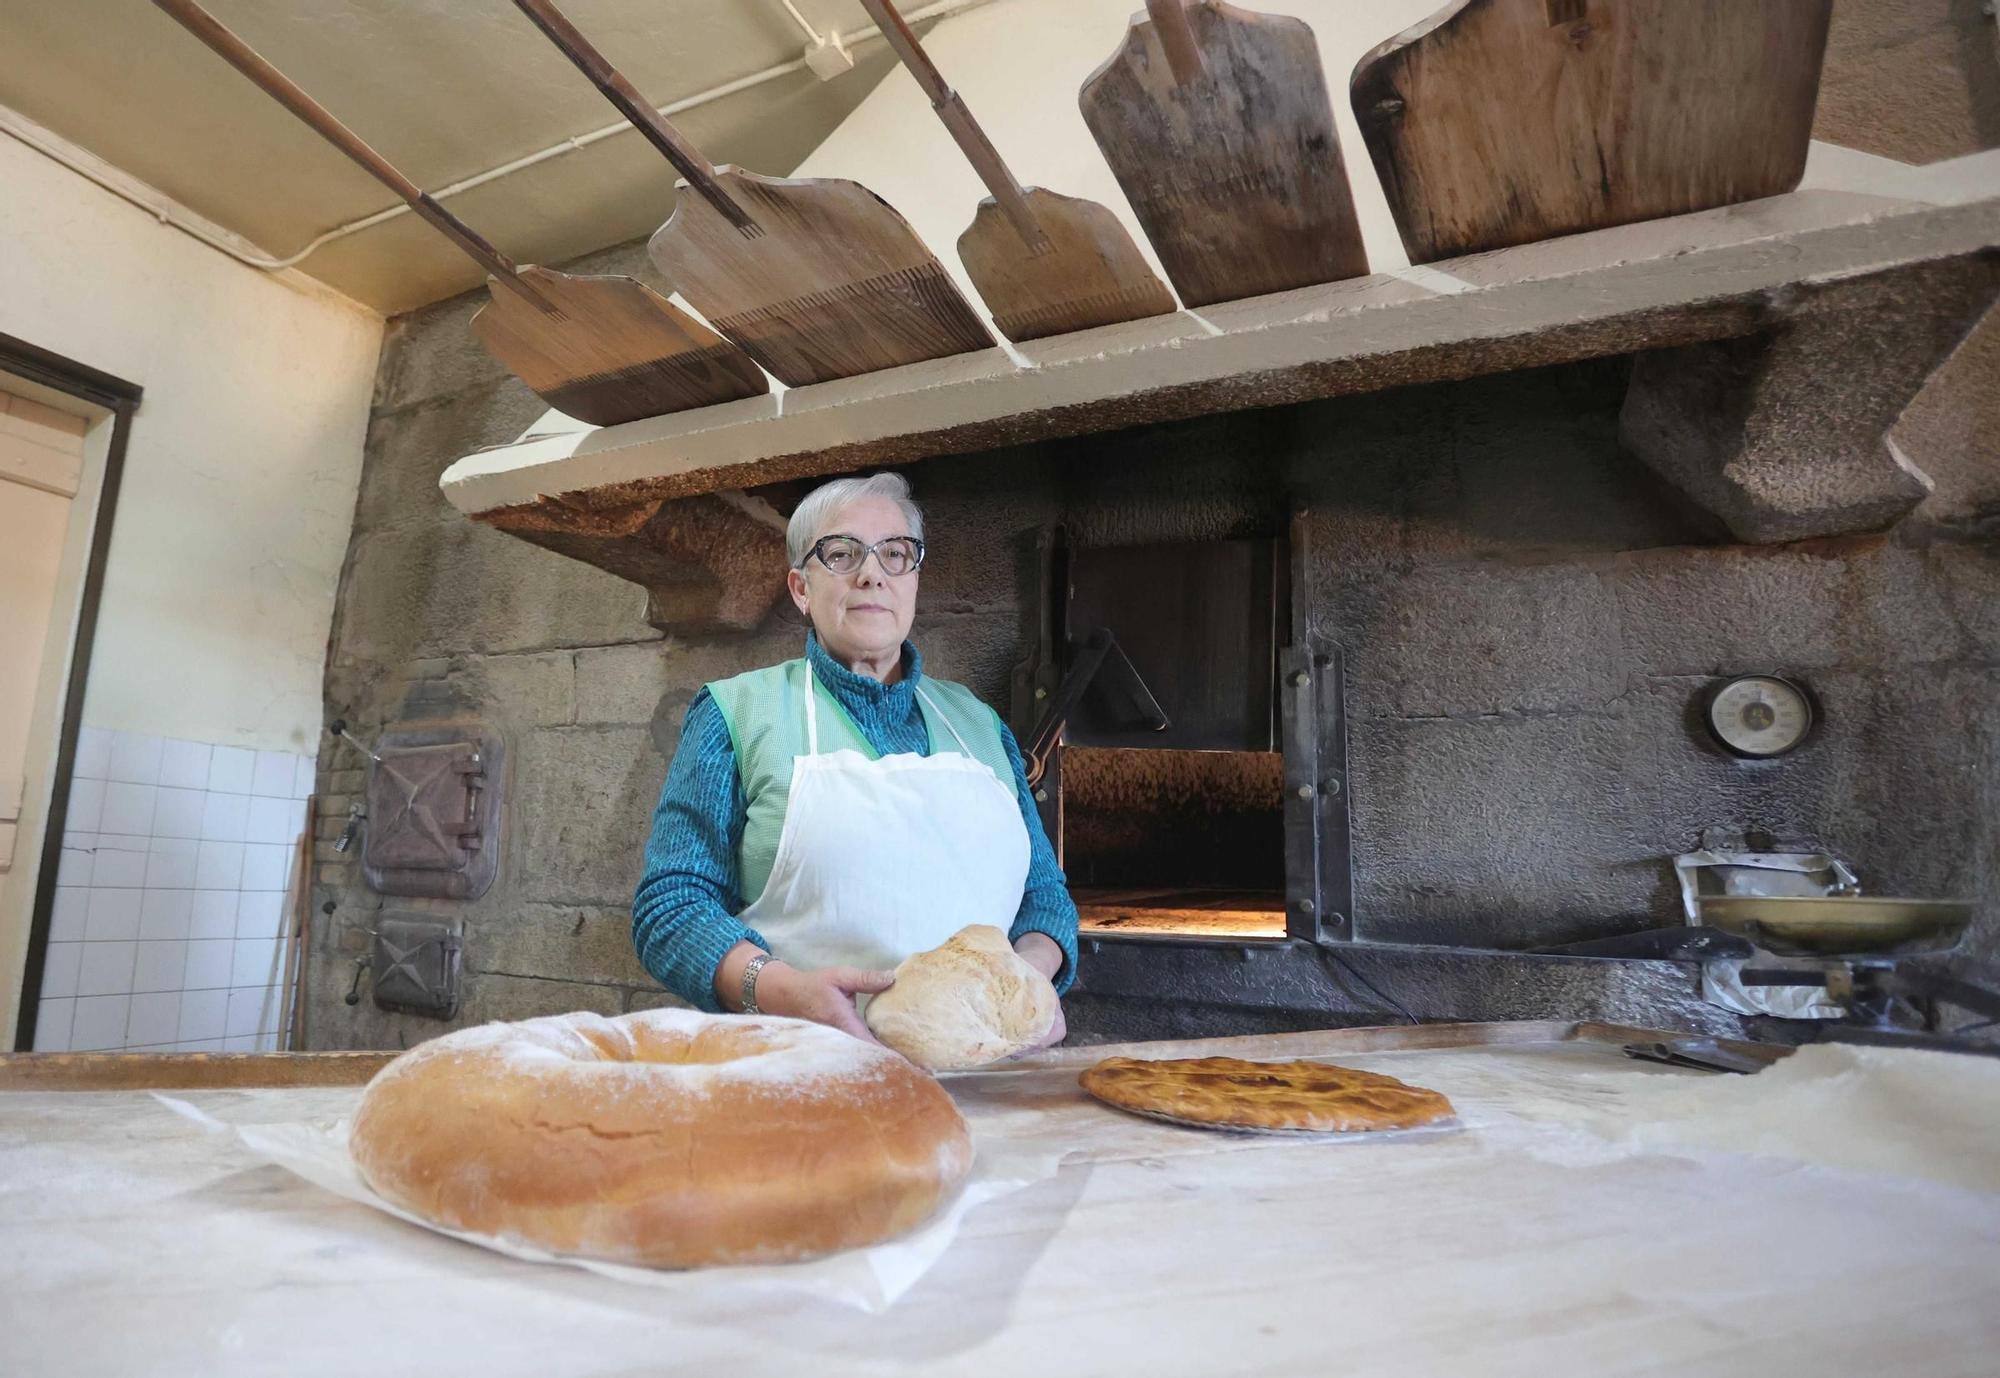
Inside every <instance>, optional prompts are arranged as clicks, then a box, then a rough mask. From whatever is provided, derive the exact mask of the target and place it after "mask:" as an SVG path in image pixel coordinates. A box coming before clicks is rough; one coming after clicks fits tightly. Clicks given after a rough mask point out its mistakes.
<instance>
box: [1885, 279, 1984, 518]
mask: <svg viewBox="0 0 2000 1378" xmlns="http://www.w3.org/2000/svg"><path fill="white" fill-rule="evenodd" d="M1890 439H1892V440H1893V441H1894V442H1895V444H1896V448H1897V449H1899V450H1901V451H1902V452H1903V454H1904V455H1905V456H1906V457H1908V459H1909V461H1910V462H1911V463H1912V464H1914V465H1916V466H1917V468H1919V469H1921V470H1922V471H1923V472H1924V473H1925V474H1926V475H1928V476H1929V477H1930V480H1931V482H1932V483H1933V484H1935V485H1936V488H1935V490H1934V491H1933V492H1932V493H1931V495H1930V497H1929V498H1928V499H1926V500H1925V502H1924V505H1923V507H1922V509H1921V511H1922V513H1923V515H1924V516H1927V517H1930V518H1931V519H1933V520H1935V521H1940V522H1958V521H1978V520H1981V519H1983V518H1988V517H1995V516H2000V305H1995V306H1993V307H1991V308H1990V309H1989V310H1988V311H1987V312H1986V314H1985V316H1983V317H1982V318H1981V319H1980V322H1979V324H1978V325H1976V326H1974V327H1973V329H1972V333H1971V334H1969V335H1967V336H1966V337H1965V339H1964V340H1963V341H1962V342H1961V343H1960V344H1959V346H1958V348H1957V349H1955V350H1953V351H1952V354H1951V357H1950V358H1948V359H1946V360H1945V361H1944V362H1943V363H1942V364H1940V365H1938V368H1937V371H1936V372H1935V373H1933V374H1932V375H1931V376H1930V381H1928V382H1926V383H1925V384H1924V386H1923V390H1922V391H1921V392H1919V393H1918V394H1917V396H1916V399H1915V400H1914V401H1912V402H1911V403H1910V405H1909V408H1908V409H1907V410H1906V411H1904V413H1903V414H1902V416H1901V417H1899V418H1898V419H1897V421H1896V428H1895V430H1894V431H1893V432H1891V434H1890Z"/></svg>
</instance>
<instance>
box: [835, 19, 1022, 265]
mask: <svg viewBox="0 0 2000 1378" xmlns="http://www.w3.org/2000/svg"><path fill="white" fill-rule="evenodd" d="M861 8H863V9H865V10H867V11H868V17H869V18H871V19H873V20H874V21H875V26H876V27H877V28H879V29H881V31H882V38H883V40H884V41H885V42H887V43H888V45H889V47H890V48H891V50H893V51H894V52H895V54H896V57H897V59H898V60H899V61H900V62H901V63H902V64H903V65H904V66H905V67H907V68H909V69H910V75H911V76H913V77H915V78H916V79H917V85H918V86H921V87H922V88H923V91H924V95H926V96H928V97H929V98H930V102H931V109H933V110H935V111H937V115H938V118H939V119H940V120H942V121H943V122H944V127H945V128H946V129H947V130H948V131H950V133H951V137H952V139H953V140H954V141H956V142H957V144H958V148H959V152H961V153H963V154H964V155H965V160H966V161H967V162H968V163H971V164H972V170H973V171H974V172H976V173H978V174H979V180H980V181H982V182H984V183H985V184H986V189H987V190H988V191H990V192H992V193H993V199H994V200H995V201H997V202H999V203H1000V209H1001V210H1003V211H1005V212H1006V213H1007V218H1008V219H1009V220H1011V221H1012V222H1013V224H1014V228H1015V230H1016V231H1017V232H1019V234H1020V236H1021V238H1022V239H1024V240H1026V241H1027V244H1028V247H1029V248H1031V249H1033V250H1035V251H1037V252H1040V251H1041V250H1042V249H1045V248H1047V247H1048V242H1049V237H1048V235H1046V234H1045V233H1043V231H1042V226H1041V223H1040V222H1039V221H1037V220H1036V219H1035V213H1034V211H1032V210H1030V209H1029V207H1028V199H1027V196H1026V194H1025V193H1024V192H1023V191H1022V190H1021V184H1020V182H1019V181H1017V180H1015V177H1014V174H1013V173H1012V172H1009V171H1008V170H1007V164H1006V163H1005V162H1004V161H1002V159H1001V157H1000V150H998V149H997V148H995V147H993V141H992V140H991V139H989V138H987V137H986V131H985V130H983V129H981V128H980V127H979V122H978V121H977V120H975V119H973V118H972V112H971V111H970V110H968V109H966V108H965V102H964V101H962V100H960V99H959V98H958V92H956V91H954V90H952V89H951V86H950V85H949V84H948V83H947V82H946V81H945V79H944V74H943V73H942V72H940V71H938V69H937V64H936V63H934V62H932V61H931V56H930V54H929V53H927V52H925V51H924V45H923V44H922V43H920V42H918V41H917V35H916V33H915V32H914V31H912V30H911V28H910V26H909V25H908V24H906V23H905V22H903V16H902V15H900V14H898V13H897V12H896V7H895V5H893V4H892V3H890V0H861Z"/></svg>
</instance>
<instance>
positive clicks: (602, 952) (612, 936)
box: [465, 904, 653, 986]
mask: <svg viewBox="0 0 2000 1378" xmlns="http://www.w3.org/2000/svg"><path fill="white" fill-rule="evenodd" d="M465 964H466V966H467V967H468V968H469V969H471V970H473V971H477V972H481V973H490V974H493V975H501V976H523V977H534V978H537V979H542V980H549V979H559V980H564V981H584V982H590V983H593V984H597V985H611V986H646V985H651V984H653V978H652V977H651V976H650V975H648V974H647V972H646V969H645V968H644V967H643V966H641V965H640V964H639V958H638V954H637V953H635V952H634V951H633V948H632V913H631V910H630V909H629V908H604V907H598V906H592V905H554V904H518V905H514V906H511V907H510V908H509V909H508V911H507V912H506V913H505V914H504V915H500V916H495V917H493V918H490V919H487V920H484V921H482V922H480V923H479V924H477V925H474V926H469V927H468V930H467V933H466V944H465Z"/></svg>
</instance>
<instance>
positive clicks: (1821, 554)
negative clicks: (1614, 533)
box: [1612, 537, 1980, 675]
mask: <svg viewBox="0 0 2000 1378" xmlns="http://www.w3.org/2000/svg"><path fill="white" fill-rule="evenodd" d="M1930 565H1931V561H1930V559H1929V558H1927V557H1926V556H1925V555H1924V554H1923V553H1922V552H1921V551H1918V550H1913V549H1910V548H1907V547H1904V546H1902V545H1899V544H1898V543H1896V542H1895V541H1893V540H1889V539H1886V538H1883V537H1850V538H1844V539H1834V540H1821V541H1806V542H1799V543H1797V544H1793V545H1787V546H1782V547H1769V548H1760V547H1757V546H1719V547H1708V548H1700V547H1680V548H1677V549H1672V550H1661V551H1652V552H1647V553H1644V554H1637V555H1631V556H1627V557H1625V558H1624V559H1623V560H1621V561H1620V562H1619V563H1618V566H1617V568H1616V571H1615V572H1614V574H1613V575H1612V580H1613V582H1614V585H1615V587H1616V590H1617V597H1618V607H1619V613H1620V618H1621V621H1622V623H1623V629H1624V632H1623V635H1624V643H1625V654H1626V656H1627V658H1628V660H1629V662H1630V664H1631V665H1632V667H1633V668H1634V669H1636V670H1640V671H1644V672H1646V673H1649V674H1656V675H1658V674H1666V675H1682V674H1694V675H1704V674H1720V673H1744V672H1749V671H1755V670H1769V671H1776V672H1784V671H1787V670H1792V671H1803V670H1813V669H1822V668H1828V667H1834V666H1846V667H1861V666H1873V665H1896V664H1903V663H1909V662H1922V661H1934V660H1946V659H1950V658H1952V657H1953V656H1956V655H1959V654H1962V653H1963V652H1965V651H1966V650H1968V649H1970V648H1969V647H1968V645H1967V641H1966V638H1965V637H1964V635H1963V634H1962V633H1961V630H1960V627H1959V624H1958V622H1957V620H1956V619H1955V618H1954V610H1953V606H1952V595H1951V592H1950V590H1949V587H1948V585H1946V584H1944V583H1942V582H1941V581H1940V580H1939V579H1937V578H1936V577H1935V576H1934V575H1933V573H1932V571H1931V568H1930ZM1965 572H1966V573H1967V574H1968V576H1970V577H1969V579H1968V582H1969V583H1971V584H1973V585H1974V586H1975V587H1976V586H1977V584H1978V583H1979V582H1980V581H1979V579H1978V577H1977V570H1976V567H1974V568H1973V569H1969V570H1967V571H1965ZM1975 615H1977V614H1976V612H1975Z"/></svg>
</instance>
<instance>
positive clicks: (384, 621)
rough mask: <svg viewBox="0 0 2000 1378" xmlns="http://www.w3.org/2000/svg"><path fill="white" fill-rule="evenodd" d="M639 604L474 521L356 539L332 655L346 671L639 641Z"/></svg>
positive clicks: (634, 594)
mask: <svg viewBox="0 0 2000 1378" xmlns="http://www.w3.org/2000/svg"><path fill="white" fill-rule="evenodd" d="M643 609H644V595H643V594H641V593H640V591H639V590H637V589H635V588H634V587H632V585H630V584H628V583H626V582H625V581H624V580H622V579H619V578H617V577H616V576H615V575H610V574H606V573H605V572H604V571H602V570H598V569H592V568H591V567H590V566H588V565H585V564H580V563H578V562H577V561H575V560H568V559H564V558H563V557H562V556H559V555H555V554H552V553H550V552H548V551H544V550H537V549H535V548H534V547H532V546H530V545H528V544H526V543H525V542H523V541H518V540H515V539H514V538H512V537H510V536H506V535H503V534H501V533H500V532H498V531H494V530H492V529H491V528H489V527H484V526H481V525H479V524H477V523H475V522H457V523H451V524H446V525H443V526H438V527H429V528H401V527H398V528H390V529H388V530H385V531H376V532H366V533H360V534H357V535H356V537H355V538H354V542H353V544H352V545H351V546H350V547H349V549H348V569H347V572H346V574H345V575H344V577H343V580H342V587H341V593H340V608H339V613H338V616H337V618H336V622H335V630H334V647H335V654H336V655H337V656H339V657H342V658H346V659H351V660H353V661H356V662H373V663H378V664H379V663H382V662H402V661H408V660H412V659H416V658H418V657H421V656H430V655H446V656H449V655H470V654H491V653H496V652H508V651H539V650H547V649H549V648H552V647H558V646H591V645H604V644H606V643H608V642H618V641H633V640H649V639H651V638H652V636H653V635H654V634H653V633H652V632H651V631H650V630H649V629H648V628H647V627H646V625H645V623H644V622H643V621H642V620H641V619H642V613H643Z"/></svg>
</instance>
